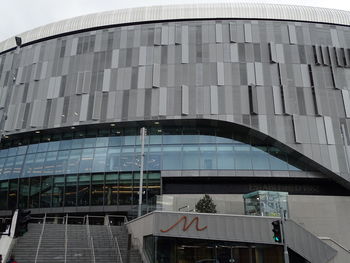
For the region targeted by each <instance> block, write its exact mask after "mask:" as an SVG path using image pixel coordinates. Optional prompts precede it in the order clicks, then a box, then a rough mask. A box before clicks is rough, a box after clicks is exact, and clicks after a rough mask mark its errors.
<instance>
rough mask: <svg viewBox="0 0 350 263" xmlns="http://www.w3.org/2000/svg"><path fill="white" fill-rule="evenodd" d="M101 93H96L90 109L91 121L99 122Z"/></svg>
mask: <svg viewBox="0 0 350 263" xmlns="http://www.w3.org/2000/svg"><path fill="white" fill-rule="evenodd" d="M101 106H102V93H101V92H98V91H96V92H95V96H94V103H93V109H92V119H93V120H99V119H100V118H101Z"/></svg>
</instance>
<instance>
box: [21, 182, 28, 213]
mask: <svg viewBox="0 0 350 263" xmlns="http://www.w3.org/2000/svg"><path fill="white" fill-rule="evenodd" d="M29 180H30V178H22V179H20V188H19V208H21V209H25V208H27V207H28V197H29Z"/></svg>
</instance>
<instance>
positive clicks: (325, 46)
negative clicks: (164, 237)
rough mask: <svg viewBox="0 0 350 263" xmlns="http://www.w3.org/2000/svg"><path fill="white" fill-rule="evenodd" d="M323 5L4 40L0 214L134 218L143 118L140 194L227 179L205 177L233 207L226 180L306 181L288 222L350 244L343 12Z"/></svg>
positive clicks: (237, 204) (348, 36) (236, 198)
mask: <svg viewBox="0 0 350 263" xmlns="http://www.w3.org/2000/svg"><path fill="white" fill-rule="evenodd" d="M260 8H261V6H260ZM286 10H288V9H286ZM192 11H193V10H192ZM231 11H232V10H231ZM236 11H237V10H236ZM270 11H271V10H270ZM304 11H305V10H304ZM317 12H319V11H317ZM317 12H316V11H315V13H312V14H313V15H311V17H309V18H308V17H306V16H305V13H302V12H301V13H300V14H303V15H301V16H293V13H291V16H286V17H284V18H283V17H282V16H281V13H278V14H279V15H276V16H272V17H270V18H269V19H267V18H266V17H256V16H254V15H252V16H248V15H247V14H246V15H247V16H246V15H245V16H244V17H243V18H237V19H234V18H232V17H230V16H217V17H213V16H207V17H205V16H204V18H203V16H196V17H193V18H196V19H194V20H192V19H190V18H189V17H181V16H177V19H180V20H171V19H175V18H174V17H172V16H170V17H168V19H162V21H159V20H161V19H160V18H161V17H162V16H158V19H154V20H158V22H157V21H153V20H152V21H147V19H145V18H143V19H141V18H140V19H139V20H137V19H134V20H133V19H129V20H127V19H124V20H123V21H119V23H120V24H119V25H118V24H117V25H114V24H113V23H107V22H106V23H102V22H101V20H98V21H97V22H96V23H93V25H94V26H105V27H104V28H89V27H84V26H81V27H74V26H73V27H72V28H70V26H72V25H73V24H72V21H73V20H72V21H68V22H67V21H66V22H67V28H68V29H69V28H70V30H68V29H67V28H66V29H67V30H63V31H59V30H58V31H55V30H53V31H52V32H51V33H50V34H48V33H47V32H46V31H45V32H46V33H45V32H44V31H43V35H41V34H39V33H38V35H36V34H35V32H37V31H35V30H34V31H32V32H31V33H30V34H29V35H30V37H29V38H28V39H26V41H25V45H23V46H22V47H18V48H16V49H12V50H8V48H11V47H12V46H13V45H12V44H8V43H7V44H5V46H2V47H5V48H3V49H2V50H3V51H4V52H3V53H1V54H0V129H1V149H0V171H1V172H0V195H1V196H0V197H1V200H2V201H1V202H0V210H7V211H5V212H1V214H3V215H5V214H6V213H9V210H10V209H13V208H16V207H21V208H33V209H38V210H37V212H38V213H39V212H40V213H44V212H48V213H50V212H52V213H62V211H63V212H67V211H68V212H69V211H71V212H72V213H79V212H82V213H83V212H86V211H88V210H89V209H86V208H89V207H93V206H94V208H92V209H91V211H93V212H98V211H100V212H103V213H106V212H108V211H113V212H115V211H119V212H121V211H122V212H126V213H128V212H130V213H131V210H134V209H135V207H136V204H137V201H138V199H137V198H138V195H137V193H138V191H139V189H138V180H139V173H138V172H139V170H140V167H139V159H138V158H139V156H140V152H141V151H140V140H139V137H138V130H139V128H140V127H143V126H146V127H147V129H148V135H147V142H146V162H145V163H146V170H147V173H145V174H146V177H145V184H144V186H145V188H146V191H147V193H146V195H145V199H144V200H146V201H145V202H148V199H151V197H152V198H153V197H154V196H155V195H157V194H162V191H163V193H165V194H174V193H175V194H176V193H178V192H177V190H176V191H175V190H174V189H175V188H174V187H175V186H177V188H178V191H179V192H181V196H180V195H179V196H180V198H179V199H178V200H180V199H181V200H185V199H186V198H189V197H190V195H189V194H190V193H202V192H203V193H205V191H206V189H208V185H209V183H208V182H210V183H213V182H214V183H217V182H219V181H220V183H218V184H216V185H214V183H213V185H212V187H211V188H212V192H213V193H214V195H213V196H214V199H215V198H216V197H218V196H219V195H220V194H221V195H222V196H221V197H224V199H225V200H226V201H225V202H224V203H223V204H222V205H221V204H220V205H219V210H220V212H225V211H230V212H231V211H232V212H233V213H238V214H242V213H243V210H242V209H243V200H241V195H237V194H238V193H239V194H241V191H242V190H240V189H239V186H236V187H235V188H234V190H232V189H229V188H230V185H234V184H235V183H237V182H239V181H240V180H241V181H242V182H243V181H244V182H245V183H246V182H247V180H248V181H249V182H252V181H255V180H256V182H257V183H256V186H259V187H260V186H262V185H263V183H264V182H269V181H271V182H273V183H271V184H270V185H267V186H266V187H265V186H264V187H262V188H264V189H260V190H279V189H280V188H281V187H283V184H284V183H285V182H286V181H288V180H289V182H292V183H293V182H296V181H298V180H304V179H305V180H304V181H303V187H302V188H299V186H298V185H297V184H295V185H289V187H290V188H288V189H293V190H292V191H291V192H290V193H291V195H290V200H289V201H290V203H289V205H290V215H291V218H292V219H294V220H295V221H296V222H297V223H299V224H301V225H303V226H305V227H306V228H307V229H309V230H311V232H313V233H315V234H316V235H318V236H325V237H331V238H332V239H334V240H335V241H337V242H339V243H340V244H344V246H345V247H350V239H349V235H348V232H349V231H344V230H345V229H347V228H348V225H347V222H349V219H350V218H349V217H350V214H349V213H348V212H347V211H348V210H349V209H347V208H348V207H349V198H348V195H349V189H350V166H349V161H350V157H349V154H350V152H349V144H350V132H349V131H350V130H349V129H350V122H349V120H350V119H349V118H350V93H349V92H350V91H349V88H348V87H349V86H350V28H349V17H350V15H349V14H348V13H343V12H340V13H337V12H335V13H334V12H333V15H334V18H332V19H330V20H329V19H328V20H327V19H324V20H322V21H319V19H321V18H322V16H320V17H318V18H317V19H316V17H317V16H316V15H317V14H319V13H317ZM331 14H332V12H331V13H330V15H331ZM163 15H164V14H163ZM294 15H295V13H294ZM293 17H294V18H295V20H297V21H287V20H288V19H290V20H293V19H292V18H293ZM90 18H91V17H90ZM181 18H182V19H181ZM199 18H200V19H199ZM202 18H203V19H202ZM250 18H252V19H250ZM263 18H264V19H263ZM79 21H80V20H79ZM87 21H88V20H87ZM89 21H90V20H89ZM113 21H114V20H113ZM140 21H142V23H134V24H124V23H130V22H140ZM306 21H308V22H306ZM90 22H91V21H90ZM87 24H89V23H88V22H87ZM58 25H59V23H58V24H55V25H51V26H49V27H48V28H51V29H54V28H56V29H57V28H58V27H59V26H58ZM89 25H90V26H91V27H93V25H92V24H89ZM46 29H47V28H46ZM74 30H80V31H74ZM39 31H40V30H39ZM73 31H74V32H73ZM55 34H60V35H55ZM29 35H28V36H29ZM45 37H47V38H45ZM43 38H45V39H43ZM33 40H35V42H31V43H28V42H29V41H33ZM0 48H1V47H0ZM55 147H56V148H55ZM169 152H172V154H173V155H171V154H169ZM68 156H69V157H68ZM176 156H177V157H176ZM61 157H62V158H61ZM60 158H61V159H60ZM167 158H168V159H167ZM116 163H118V165H117V164H116ZM246 163H249V166H244V165H243V164H246ZM62 167H63V168H62ZM152 176H153V177H152ZM111 178H112V179H111ZM174 178H181V180H183V181H181V180H180V181H176V182H175V181H171V180H173V179H174ZM233 178H235V181H233ZM109 179H111V180H112V181H113V182H112V183H111V184H109V182H110V181H109ZM209 179H210V180H211V181H210V180H209ZM306 179H307V181H306ZM152 180H153V181H152ZM186 180H187V181H188V182H189V181H191V182H192V183H191V184H188V185H186V184H185V183H186V182H185V181H186ZM196 180H197V181H196ZM216 181H217V182H216ZM174 182H175V183H174ZM179 182H180V183H179ZM193 182H195V183H193ZM321 182H322V183H323V185H321ZM325 182H326V183H327V182H328V183H329V185H325V184H324V183H325ZM176 183H177V185H176ZM181 183H182V184H181ZM205 183H206V184H207V185H206V186H205ZM225 184H226V186H225ZM286 185H287V184H286ZM335 185H336V186H335ZM209 186H210V185H209ZM306 186H308V187H309V186H310V187H311V188H312V187H314V188H312V189H316V190H315V191H313V190H312V191H311V190H310V191H308V189H311V188H308V187H306ZM327 186H329V188H331V190H325V188H327ZM171 187H173V188H171ZM202 187H203V188H202ZM205 187H207V188H205ZM244 187H247V185H245V186H244ZM265 188H268V189H265ZM270 188H271V189H270ZM244 189H246V188H244ZM339 189H340V190H341V191H338V190H339ZM153 190H154V191H153ZM255 190H259V189H255ZM152 191H153V192H152ZM220 191H221V192H220ZM210 193H211V192H210ZM235 194H236V195H235ZM301 194H302V195H301ZM322 194H325V195H322ZM326 194H327V196H326ZM149 197H150V198H149ZM181 202H182V201H179V203H178V204H177V206H179V207H180V204H181ZM186 202H188V200H186ZM119 205H120V207H119ZM184 205H187V204H184ZM112 206H113V208H111V207H112ZM121 206H124V207H121ZM51 207H54V208H53V209H51ZM116 207H117V208H116ZM179 207H177V209H178V208H179ZM50 209H51V210H50ZM127 210H130V211H127ZM129 215H130V214H129ZM333 243H334V242H333ZM333 243H332V244H333Z"/></svg>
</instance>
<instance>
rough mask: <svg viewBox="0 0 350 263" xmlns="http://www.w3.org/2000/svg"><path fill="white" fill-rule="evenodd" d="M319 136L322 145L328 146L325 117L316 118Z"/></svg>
mask: <svg viewBox="0 0 350 263" xmlns="http://www.w3.org/2000/svg"><path fill="white" fill-rule="evenodd" d="M316 127H317V134H318V138H319V142H320V144H327V137H326V128H325V126H324V120H323V117H316Z"/></svg>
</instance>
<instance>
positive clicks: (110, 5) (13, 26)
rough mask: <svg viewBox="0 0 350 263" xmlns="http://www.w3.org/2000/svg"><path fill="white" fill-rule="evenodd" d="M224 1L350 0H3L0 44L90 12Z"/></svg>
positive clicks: (323, 1)
mask: <svg viewBox="0 0 350 263" xmlns="http://www.w3.org/2000/svg"><path fill="white" fill-rule="evenodd" d="M222 2H254V3H273V4H293V5H307V6H318V7H327V8H336V9H343V10H348V11H350V0H294V1H293V0H245V1H243V0H237V1H236V0H231V1H228V0H0V8H1V16H0V42H1V41H3V40H5V39H7V38H10V37H12V36H14V35H16V34H20V33H22V32H25V31H27V30H30V29H33V28H35V27H38V26H42V25H45V24H48V23H52V22H55V21H59V20H62V19H66V18H70V17H75V16H79V15H84V14H89V13H96V12H101V11H107V10H115V9H123V8H132V7H140V6H152V5H171V4H194V3H222Z"/></svg>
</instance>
